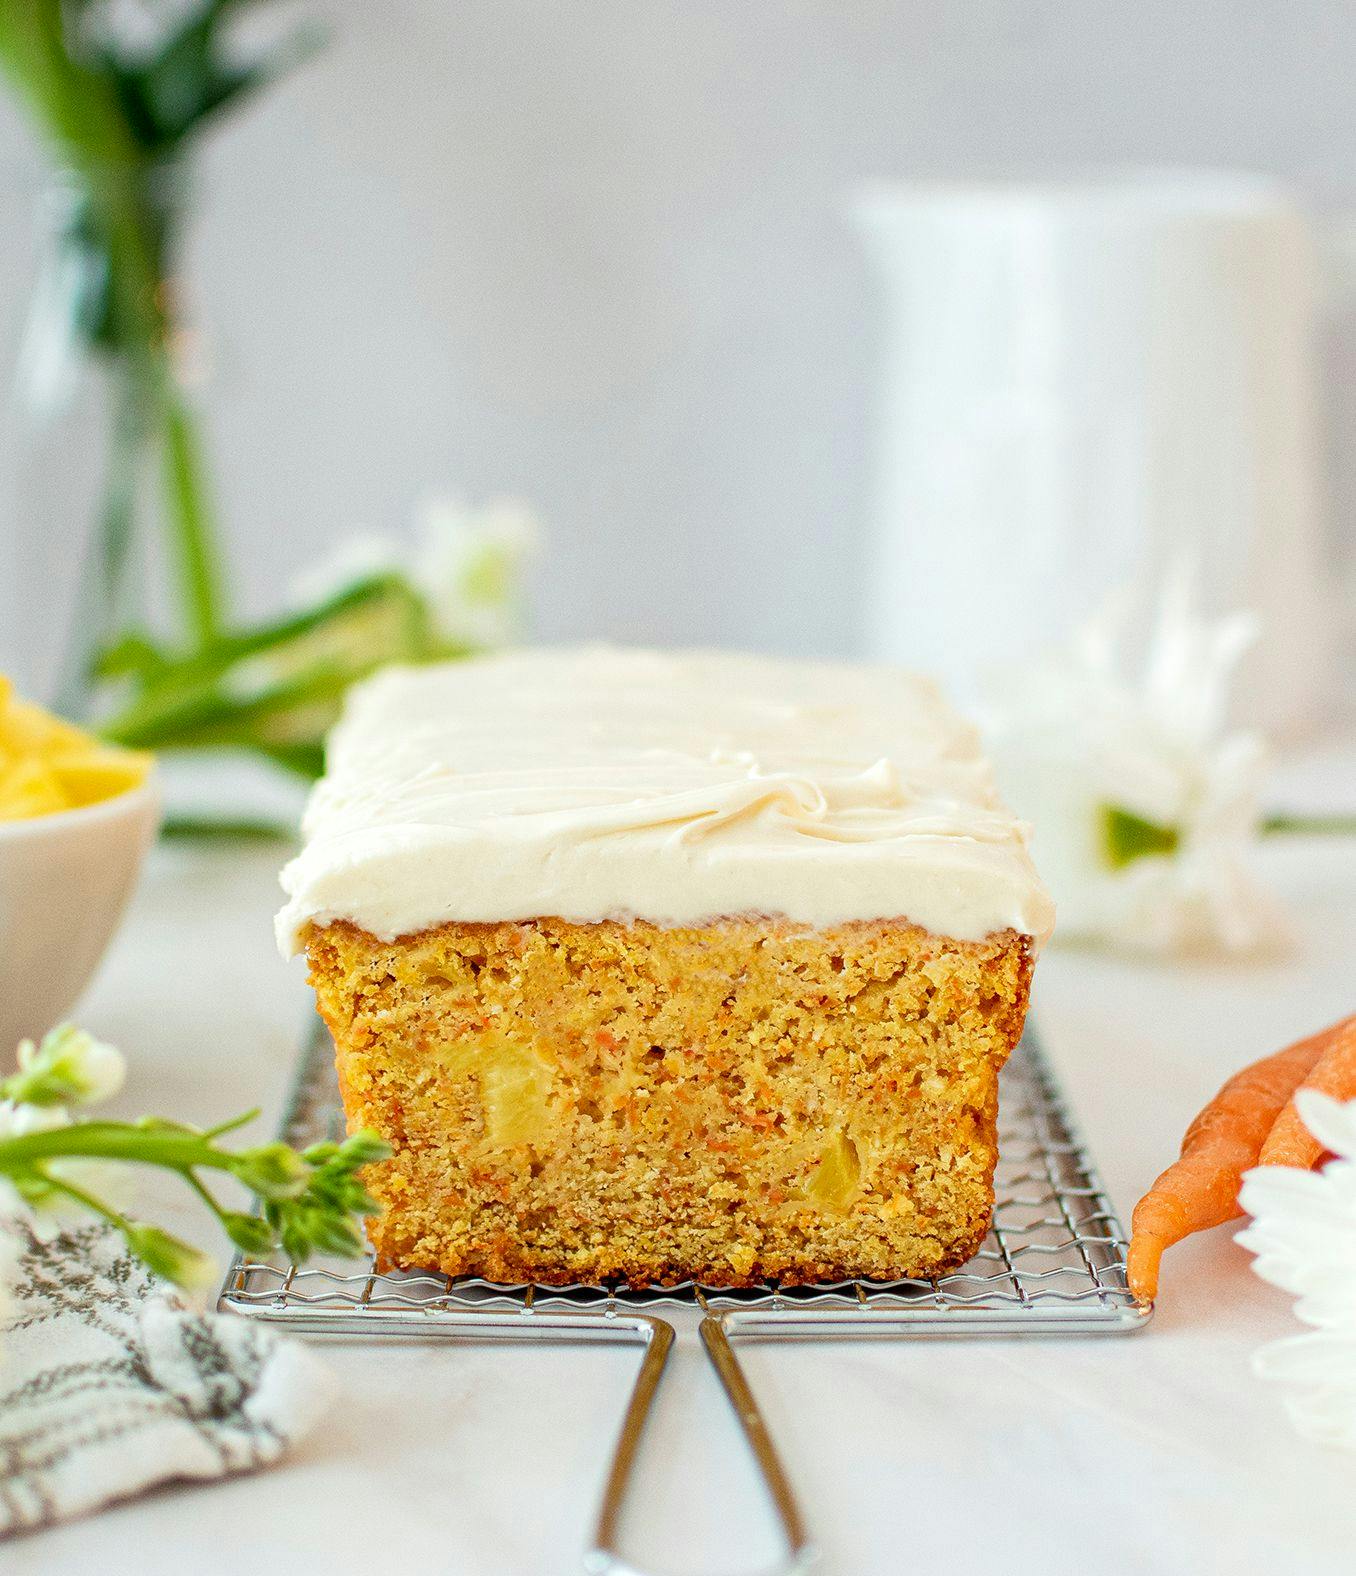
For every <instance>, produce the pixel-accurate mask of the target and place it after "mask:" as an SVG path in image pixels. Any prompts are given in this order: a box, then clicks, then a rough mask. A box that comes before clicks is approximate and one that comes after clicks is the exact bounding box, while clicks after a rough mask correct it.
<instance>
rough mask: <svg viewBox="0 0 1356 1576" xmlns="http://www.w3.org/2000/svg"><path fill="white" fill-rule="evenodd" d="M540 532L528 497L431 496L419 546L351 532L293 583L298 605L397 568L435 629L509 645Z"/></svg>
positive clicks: (472, 642) (446, 636)
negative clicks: (481, 500) (467, 500)
mask: <svg viewBox="0 0 1356 1576" xmlns="http://www.w3.org/2000/svg"><path fill="white" fill-rule="evenodd" d="M539 536H540V531H539V528H538V525H537V522H536V519H535V517H534V515H533V513H532V511H531V510H530V509H529V508H528V507H527V505H526V504H522V503H517V502H514V501H512V500H509V499H499V500H496V501H494V502H491V503H489V504H486V505H485V506H484V507H483V508H480V509H471V508H468V507H466V506H465V505H463V504H461V503H458V502H455V501H452V500H448V499H435V500H430V501H429V502H427V503H426V504H424V506H423V507H422V508H421V509H420V511H419V514H418V519H417V522H416V533H415V541H414V544H413V547H411V545H410V544H409V543H408V542H405V541H402V540H400V539H398V538H396V537H392V536H379V535H362V536H354V537H350V538H349V539H348V540H347V541H346V542H344V543H342V544H341V545H340V546H339V548H338V549H337V550H336V551H335V552H334V553H332V554H331V555H330V556H329V557H328V558H326V559H325V560H323V561H322V562H321V563H319V564H315V565H312V566H311V567H310V568H309V569H308V570H307V571H306V573H305V574H304V575H303V576H300V577H299V578H298V580H297V582H296V584H295V586H294V587H293V592H294V597H295V600H296V601H297V602H298V603H299V604H305V603H308V602H313V601H318V600H320V599H321V598H322V597H328V596H331V595H333V594H335V593H336V592H338V591H341V590H342V589H343V588H344V587H346V586H350V585H353V584H354V583H355V582H357V581H359V580H363V579H367V578H368V577H370V576H373V575H379V574H398V575H400V576H402V577H403V578H404V579H405V580H406V581H407V582H408V583H409V584H410V586H411V587H412V588H413V589H414V590H415V591H416V592H417V593H418V595H419V597H420V599H421V600H422V601H423V603H424V606H425V607H426V609H427V610H428V614H429V617H430V619H431V621H432V624H433V628H434V632H435V633H436V634H437V636H438V637H439V639H440V640H442V641H444V642H446V643H447V644H449V645H453V646H472V647H478V648H481V647H495V646H502V645H505V644H506V643H507V642H509V641H510V640H512V639H514V638H515V637H516V636H517V635H518V634H519V633H520V632H521V625H522V612H523V609H522V570H523V565H524V562H525V560H526V559H527V558H528V557H529V556H530V554H531V553H532V552H533V551H534V550H535V548H536V545H537V542H538V540H539Z"/></svg>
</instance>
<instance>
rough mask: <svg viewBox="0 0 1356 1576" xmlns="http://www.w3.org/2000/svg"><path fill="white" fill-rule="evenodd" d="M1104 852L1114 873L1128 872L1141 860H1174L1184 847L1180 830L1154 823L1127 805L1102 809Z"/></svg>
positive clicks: (1115, 805) (1104, 806)
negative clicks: (1181, 847)
mask: <svg viewBox="0 0 1356 1576" xmlns="http://www.w3.org/2000/svg"><path fill="white" fill-rule="evenodd" d="M1101 823H1102V825H1101V830H1102V852H1103V853H1104V854H1105V855H1106V859H1107V863H1108V864H1109V865H1110V866H1111V868H1112V869H1113V870H1124V869H1125V867H1126V866H1127V865H1132V864H1134V863H1135V861H1136V860H1137V859H1149V858H1153V857H1156V856H1157V857H1166V858H1171V857H1172V856H1173V855H1174V854H1175V853H1176V852H1177V850H1178V848H1179V847H1180V846H1181V841H1182V834H1181V831H1180V829H1179V828H1178V827H1175V826H1164V825H1163V824H1162V823H1160V822H1158V821H1150V820H1148V819H1147V818H1146V817H1144V816H1142V815H1136V814H1135V812H1134V811H1133V810H1127V809H1126V808H1125V807H1124V806H1123V805H1118V804H1104V805H1102V806H1101Z"/></svg>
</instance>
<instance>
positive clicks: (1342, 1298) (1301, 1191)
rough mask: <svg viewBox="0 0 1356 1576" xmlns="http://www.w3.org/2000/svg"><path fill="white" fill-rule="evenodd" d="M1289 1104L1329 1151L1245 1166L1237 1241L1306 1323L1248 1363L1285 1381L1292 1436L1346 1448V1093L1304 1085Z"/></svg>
mask: <svg viewBox="0 0 1356 1576" xmlns="http://www.w3.org/2000/svg"><path fill="white" fill-rule="evenodd" d="M1296 1104H1297V1105H1298V1108H1299V1113H1300V1116H1301V1117H1302V1118H1303V1119H1304V1123H1305V1126H1307V1127H1308V1128H1309V1130H1310V1131H1311V1132H1312V1133H1313V1135H1314V1137H1315V1138H1317V1139H1318V1140H1319V1141H1320V1142H1321V1143H1322V1144H1324V1145H1325V1146H1326V1147H1327V1148H1328V1149H1329V1150H1331V1151H1332V1153H1333V1155H1334V1156H1335V1157H1336V1158H1335V1159H1333V1160H1331V1161H1329V1163H1328V1164H1327V1165H1326V1166H1325V1167H1323V1169H1322V1170H1321V1171H1300V1170H1298V1169H1296V1168H1294V1167H1291V1166H1257V1167H1255V1168H1254V1169H1253V1170H1251V1171H1249V1172H1248V1173H1247V1174H1246V1176H1245V1177H1244V1178H1243V1187H1242V1190H1241V1191H1240V1193H1239V1202H1240V1203H1241V1204H1242V1206H1243V1209H1244V1210H1245V1211H1246V1212H1247V1213H1248V1214H1249V1215H1251V1216H1252V1217H1253V1218H1252V1223H1251V1224H1250V1225H1249V1226H1248V1227H1247V1228H1246V1229H1245V1230H1243V1231H1241V1232H1240V1233H1239V1234H1238V1239H1237V1240H1238V1241H1239V1242H1240V1243H1241V1244H1242V1245H1243V1246H1244V1247H1245V1248H1247V1249H1248V1250H1249V1251H1250V1252H1252V1253H1254V1254H1256V1258H1255V1259H1254V1261H1253V1268H1254V1269H1255V1270H1256V1271H1257V1273H1258V1274H1259V1275H1260V1276H1261V1277H1262V1279H1263V1280H1266V1281H1270V1282H1271V1283H1272V1285H1274V1286H1279V1287H1280V1288H1281V1289H1282V1291H1288V1292H1290V1293H1291V1294H1292V1295H1293V1296H1294V1297H1295V1298H1296V1299H1297V1301H1296V1303H1295V1310H1294V1311H1295V1317H1296V1318H1297V1319H1298V1320H1299V1321H1300V1322H1301V1323H1302V1324H1307V1325H1311V1326H1312V1327H1313V1328H1312V1330H1311V1331H1310V1332H1309V1333H1307V1334H1302V1335H1291V1336H1286V1337H1285V1338H1284V1339H1282V1340H1279V1341H1273V1342H1272V1343H1271V1344H1270V1345H1268V1346H1264V1347H1262V1348H1261V1350H1260V1351H1258V1352H1257V1353H1256V1354H1255V1356H1254V1358H1253V1368H1254V1370H1255V1372H1257V1373H1258V1374H1260V1375H1261V1376H1262V1377H1263V1378H1266V1379H1275V1380H1278V1381H1280V1382H1281V1383H1283V1384H1285V1385H1286V1386H1288V1388H1289V1395H1288V1396H1287V1398H1286V1408H1287V1410H1288V1412H1289V1413H1290V1416H1291V1419H1292V1420H1293V1422H1294V1424H1295V1426H1296V1428H1297V1429H1299V1431H1300V1432H1301V1433H1302V1434H1304V1435H1306V1436H1307V1437H1308V1438H1310V1439H1314V1440H1317V1441H1318V1442H1319V1443H1321V1444H1327V1445H1340V1446H1342V1447H1344V1448H1347V1449H1356V1100H1353V1101H1351V1102H1349V1103H1348V1104H1346V1105H1342V1104H1340V1103H1339V1102H1338V1101H1336V1100H1332V1099H1329V1097H1328V1096H1327V1095H1324V1094H1319V1093H1318V1092H1317V1091H1316V1090H1312V1089H1306V1090H1301V1091H1300V1093H1299V1095H1298V1096H1297V1099H1296Z"/></svg>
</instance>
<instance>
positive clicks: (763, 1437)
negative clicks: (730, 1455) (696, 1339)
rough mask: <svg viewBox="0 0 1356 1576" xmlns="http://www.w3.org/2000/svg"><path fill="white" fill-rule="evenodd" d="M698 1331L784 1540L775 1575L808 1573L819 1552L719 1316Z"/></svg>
mask: <svg viewBox="0 0 1356 1576" xmlns="http://www.w3.org/2000/svg"><path fill="white" fill-rule="evenodd" d="M701 1332H702V1345H703V1346H705V1348H706V1355H707V1356H708V1357H709V1358H710V1359H711V1363H712V1366H713V1367H714V1368H715V1370H716V1372H717V1374H719V1375H720V1382H721V1384H722V1385H724V1387H725V1393H726V1395H727V1396H729V1398H730V1405H731V1406H732V1407H734V1410H735V1416H736V1417H737V1418H738V1419H739V1426H740V1427H741V1428H742V1429H743V1430H744V1438H745V1439H747V1440H748V1443H749V1449H750V1450H751V1451H752V1452H753V1459H754V1460H755V1461H756V1462H757V1464H758V1470H759V1472H760V1473H762V1477H763V1482H764V1483H765V1484H766V1485H767V1491H768V1493H769V1494H770V1495H771V1497H772V1503H773V1506H774V1507H775V1509H776V1512H777V1519H778V1520H779V1521H780V1522H781V1524H782V1532H783V1533H784V1534H785V1537H786V1547H787V1556H786V1560H785V1561H784V1563H783V1564H781V1565H779V1566H777V1567H776V1570H775V1573H774V1576H800V1573H802V1572H805V1571H810V1570H812V1569H813V1568H814V1566H815V1565H816V1564H818V1561H819V1550H818V1549H817V1548H816V1547H815V1545H814V1544H813V1543H812V1542H811V1541H810V1535H809V1533H808V1532H806V1530H805V1522H804V1521H803V1519H802V1518H801V1514H800V1506H799V1505H798V1504H797V1503H796V1496H795V1495H794V1494H793V1493H792V1491H791V1483H790V1480H789V1479H788V1478H787V1475H786V1469H785V1468H784V1467H783V1466H782V1463H781V1457H780V1456H778V1454H777V1450H776V1447H775V1446H774V1445H773V1443H772V1435H771V1434H770V1433H769V1432H768V1428H767V1424H766V1423H765V1422H764V1421H763V1414H762V1413H761V1412H760V1411H759V1410H758V1403H757V1401H755V1400H754V1398H753V1391H752V1390H751V1389H750V1388H749V1381H748V1380H747V1379H746V1378H745V1377H744V1370H743V1368H741V1367H740V1365H739V1359H738V1358H737V1357H736V1356H735V1354H734V1347H733V1346H731V1344H730V1338H729V1336H728V1335H726V1333H725V1326H724V1324H723V1323H722V1322H721V1320H720V1318H719V1317H718V1316H714V1317H713V1316H712V1315H710V1314H708V1315H707V1317H706V1318H704V1319H703V1320H702V1322H701Z"/></svg>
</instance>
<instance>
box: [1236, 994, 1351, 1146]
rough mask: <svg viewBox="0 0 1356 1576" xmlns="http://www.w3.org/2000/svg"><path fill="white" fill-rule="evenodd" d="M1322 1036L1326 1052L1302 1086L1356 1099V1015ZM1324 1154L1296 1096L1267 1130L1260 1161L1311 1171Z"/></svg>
mask: <svg viewBox="0 0 1356 1576" xmlns="http://www.w3.org/2000/svg"><path fill="white" fill-rule="evenodd" d="M1322 1038H1323V1040H1324V1041H1325V1042H1326V1043H1325V1045H1324V1047H1323V1054H1322V1055H1321V1056H1320V1057H1319V1058H1318V1060H1317V1061H1316V1062H1315V1063H1314V1065H1313V1068H1312V1070H1311V1071H1310V1073H1309V1075H1308V1076H1307V1077H1306V1078H1305V1079H1304V1081H1303V1083H1301V1084H1300V1086H1299V1087H1300V1089H1317V1090H1319V1091H1320V1092H1321V1093H1323V1094H1330V1095H1331V1096H1332V1097H1333V1099H1334V1100H1356V1015H1354V1016H1352V1017H1350V1018H1343V1019H1342V1021H1341V1022H1340V1023H1335V1024H1333V1026H1332V1028H1331V1029H1327V1030H1325V1031H1324V1033H1323V1035H1322ZM1296 1092H1297V1093H1298V1090H1297V1091H1296ZM1322 1155H1323V1145H1322V1144H1320V1143H1319V1141H1318V1139H1316V1138H1315V1137H1314V1135H1313V1134H1312V1133H1311V1132H1310V1131H1309V1129H1308V1128H1307V1127H1306V1126H1305V1125H1304V1122H1303V1121H1302V1119H1301V1117H1300V1114H1299V1111H1298V1110H1297V1109H1296V1106H1295V1101H1294V1098H1293V1097H1292V1098H1291V1099H1290V1101H1289V1102H1288V1103H1287V1105H1286V1107H1285V1109H1284V1110H1283V1111H1282V1112H1281V1114H1280V1115H1279V1116H1278V1117H1277V1118H1276V1124H1275V1126H1274V1127H1273V1128H1272V1129H1271V1131H1270V1133H1268V1134H1267V1139H1266V1142H1265V1143H1264V1144H1263V1145H1262V1153H1261V1155H1260V1156H1259V1157H1258V1161H1259V1164H1261V1165H1264V1166H1299V1167H1300V1168H1301V1169H1302V1170H1305V1171H1308V1170H1311V1169H1312V1167H1313V1166H1314V1165H1315V1163H1316V1162H1317V1161H1318V1160H1319V1159H1321V1158H1322Z"/></svg>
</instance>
